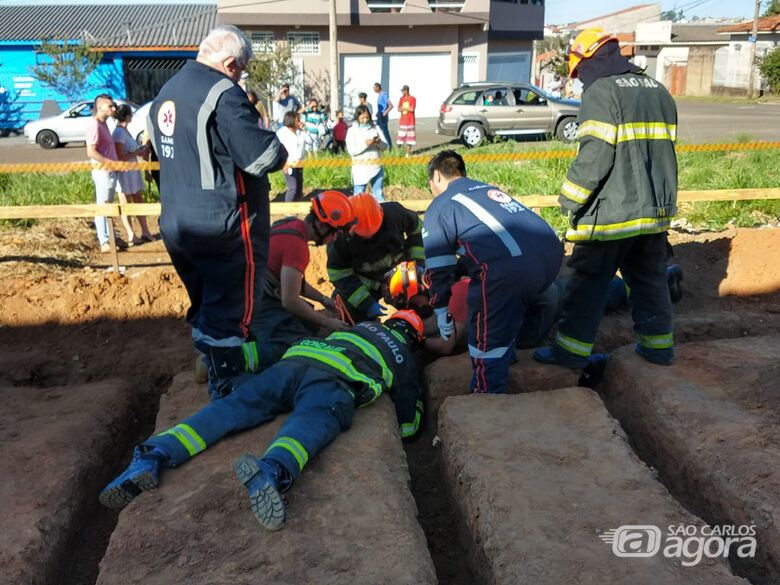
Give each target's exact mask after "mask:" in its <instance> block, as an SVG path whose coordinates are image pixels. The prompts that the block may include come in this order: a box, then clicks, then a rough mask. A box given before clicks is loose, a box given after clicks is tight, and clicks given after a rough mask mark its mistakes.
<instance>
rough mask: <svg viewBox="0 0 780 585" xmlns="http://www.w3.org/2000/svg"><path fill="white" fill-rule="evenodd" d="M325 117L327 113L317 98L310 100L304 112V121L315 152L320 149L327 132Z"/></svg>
mask: <svg viewBox="0 0 780 585" xmlns="http://www.w3.org/2000/svg"><path fill="white" fill-rule="evenodd" d="M325 119H326V118H325V114H323V113H322V112H321V111H320V105H319V103H318V102H317V100H315V99H312V100H310V101H309V107H308V108H306V110H305V111H304V113H303V122H304V124H305V126H306V134H308V135H309V139H310V141H311V150H312V151H314V152H316V151H318V150H319V149H320V140H321V139H322V137H323V135H324V134H325Z"/></svg>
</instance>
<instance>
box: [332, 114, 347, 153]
mask: <svg viewBox="0 0 780 585" xmlns="http://www.w3.org/2000/svg"><path fill="white" fill-rule="evenodd" d="M348 131H349V126H348V125H347V123H346V122H345V121H344V112H336V123H335V124H333V130H332V135H333V143H332V145H331V152H332V153H333V154H340V153H342V152H344V151H345V150H346V148H347V132H348Z"/></svg>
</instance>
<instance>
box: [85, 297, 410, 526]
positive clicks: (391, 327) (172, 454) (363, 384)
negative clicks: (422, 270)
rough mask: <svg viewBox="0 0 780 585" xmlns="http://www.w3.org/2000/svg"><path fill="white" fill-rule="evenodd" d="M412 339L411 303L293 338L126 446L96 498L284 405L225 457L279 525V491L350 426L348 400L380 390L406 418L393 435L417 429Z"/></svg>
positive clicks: (139, 481) (111, 498)
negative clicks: (214, 394)
mask: <svg viewBox="0 0 780 585" xmlns="http://www.w3.org/2000/svg"><path fill="white" fill-rule="evenodd" d="M422 342H423V325H422V320H421V319H420V317H419V316H418V315H417V314H416V313H415V312H414V311H398V312H396V313H394V314H393V315H392V316H391V317H390V318H389V319H387V320H386V321H385V322H384V323H377V322H362V323H359V324H358V325H356V326H355V327H353V328H352V329H351V330H350V331H346V332H336V333H332V334H331V335H329V336H328V337H327V338H326V339H324V340H323V339H311V338H305V339H302V340H300V341H299V342H298V343H296V344H295V345H293V346H292V347H291V348H290V349H289V350H287V352H286V353H285V354H284V356H283V357H282V359H281V360H280V361H279V362H277V363H276V364H274V365H273V366H271V367H270V368H268V369H267V370H265V371H264V372H262V373H260V374H257V375H254V376H246V377H243V378H241V379H240V380H237V381H236V383H235V386H234V389H233V391H232V392H231V393H230V394H229V395H227V396H225V397H224V398H222V399H220V400H216V401H213V402H210V403H209V404H208V405H207V406H206V407H204V408H202V409H201V410H200V411H198V412H196V413H195V414H193V415H192V416H190V417H188V418H186V419H185V420H183V421H182V422H181V423H179V424H177V425H176V426H174V427H172V428H170V429H168V430H167V431H165V432H163V433H160V434H159V435H154V436H152V437H150V438H149V439H147V440H146V441H144V442H143V443H142V444H141V445H139V446H138V447H136V448H135V451H134V454H133V460H132V461H131V463H130V465H129V467H128V468H127V469H126V470H125V471H124V472H123V473H122V474H121V475H119V476H118V477H117V478H116V479H114V480H113V481H112V482H111V483H109V484H108V485H107V486H106V487H105V488H104V489H103V491H102V492H101V493H100V502H101V503H102V504H103V505H105V506H107V507H109V508H113V509H121V508H124V507H125V506H126V505H127V504H128V503H130V501H132V500H133V499H134V498H135V497H136V496H138V495H140V494H141V493H142V492H144V491H148V490H150V489H153V488H155V487H156V486H157V484H158V481H159V476H160V472H161V469H162V468H164V467H177V466H179V465H181V464H183V463H184V462H186V461H187V460H189V459H190V458H192V457H194V456H195V455H197V454H198V453H200V452H201V451H203V450H205V449H206V448H207V447H209V446H211V445H214V444H215V443H216V442H217V441H219V440H220V439H222V438H223V437H225V436H227V435H229V434H231V433H234V432H237V431H241V430H244V429H249V428H253V427H256V426H258V425H261V424H264V423H266V422H269V421H271V420H272V419H273V418H274V417H275V416H276V415H277V414H280V413H283V412H290V411H291V414H290V415H289V416H288V417H287V420H285V422H284V424H283V425H282V427H281V429H280V430H279V432H278V433H277V434H276V436H275V437H274V439H273V441H271V443H270V445H269V446H268V448H267V449H266V451H265V453H264V454H263V455H262V456H261V457H259V458H257V457H254V456H252V455H242V456H241V457H239V458H238V460H237V461H236V463H235V471H236V475H237V476H238V479H239V481H241V483H242V484H244V485H245V486H246V488H247V490H248V491H249V503H250V507H251V509H252V512H253V513H254V515H255V516H256V518H257V520H258V521H259V522H260V524H261V525H262V526H264V527H265V528H267V529H268V530H279V529H280V528H281V527H282V525H283V524H284V521H285V518H286V512H285V504H284V501H283V499H282V496H281V494H282V493H284V492H285V491H287V490H289V489H290V488H291V487H292V485H293V483H294V481H295V479H296V478H297V477H298V476H299V475H300V474H301V472H302V471H303V468H304V466H305V465H306V463H307V462H308V461H309V460H311V459H312V458H313V457H314V456H315V455H316V454H317V453H319V452H320V451H322V450H323V449H324V448H325V447H326V446H327V445H328V444H329V443H330V442H331V441H333V439H335V438H336V436H337V435H338V434H339V433H340V432H342V431H346V430H347V429H349V428H350V426H351V424H352V417H353V415H354V412H355V409H356V408H361V407H364V406H368V405H369V404H371V403H373V402H374V401H375V400H377V399H378V398H379V397H380V396H381V395H382V393H384V392H389V393H390V394H391V396H392V397H393V399H394V401H395V407H396V412H397V413H398V412H399V411H401V410H404V411H405V412H404V416H403V417H400V416H399V418H402V419H404V420H409V421H410V422H409V423H408V425H402V427H401V432H402V434H406V435H407V436H411V435H412V434H414V433H415V432H416V431H417V428H418V426H419V422H420V419H421V408H422V402H421V394H420V388H419V385H418V381H417V368H416V367H415V363H414V359H413V357H412V352H413V351H414V350H415V349H416V348H417V347H418V346H419V345H420V344H421V343H422ZM344 512H345V513H347V512H348V511H346V510H345V511H344Z"/></svg>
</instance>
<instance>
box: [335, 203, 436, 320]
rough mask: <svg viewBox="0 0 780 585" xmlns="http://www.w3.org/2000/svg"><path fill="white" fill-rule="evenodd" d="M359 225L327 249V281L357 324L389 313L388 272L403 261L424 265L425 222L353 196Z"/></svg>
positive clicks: (399, 207)
mask: <svg viewBox="0 0 780 585" xmlns="http://www.w3.org/2000/svg"><path fill="white" fill-rule="evenodd" d="M350 201H351V203H352V208H353V210H354V211H355V218H356V219H357V224H356V225H355V227H354V228H353V229H352V231H351V234H350V235H349V236H347V237H340V238H337V239H336V240H335V241H334V242H332V243H331V244H329V245H328V279H329V280H330V281H331V283H332V284H333V286H334V288H335V293H334V294H335V295H337V296H339V297H340V298H342V299H343V300H344V301H345V305H346V307H347V309H348V310H349V312H350V314H351V317H352V319H353V320H354V321H356V322H357V321H362V320H364V319H376V318H378V317H381V316H382V315H384V314H385V311H386V309H385V307H383V306H382V305H381V304H380V303H379V301H380V299H381V298H382V283H383V277H384V275H385V273H386V272H387V271H388V270H390V269H391V268H393V266H395V265H396V264H398V263H399V262H401V261H402V260H416V261H418V262H419V263H420V265H421V266H422V265H423V262H424V252H423V243H422V222H421V221H420V218H419V217H418V216H417V214H416V213H415V212H413V211H411V210H409V209H406V208H405V207H403V206H402V205H401V204H400V203H397V202H394V201H391V202H386V203H381V204H380V203H378V202H377V201H376V200H375V199H374V198H373V197H372V196H371V195H368V194H367V193H361V194H359V195H353V196H352V197H350Z"/></svg>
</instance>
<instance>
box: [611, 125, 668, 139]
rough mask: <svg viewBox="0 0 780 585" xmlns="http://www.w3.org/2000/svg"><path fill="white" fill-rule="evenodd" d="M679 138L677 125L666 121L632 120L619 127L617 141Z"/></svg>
mask: <svg viewBox="0 0 780 585" xmlns="http://www.w3.org/2000/svg"><path fill="white" fill-rule="evenodd" d="M628 140H671V141H672V142H674V141H676V140H677V125H676V124H667V123H665V122H632V123H630V124H620V125H619V126H618V127H617V141H618V142H626V141H628Z"/></svg>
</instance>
